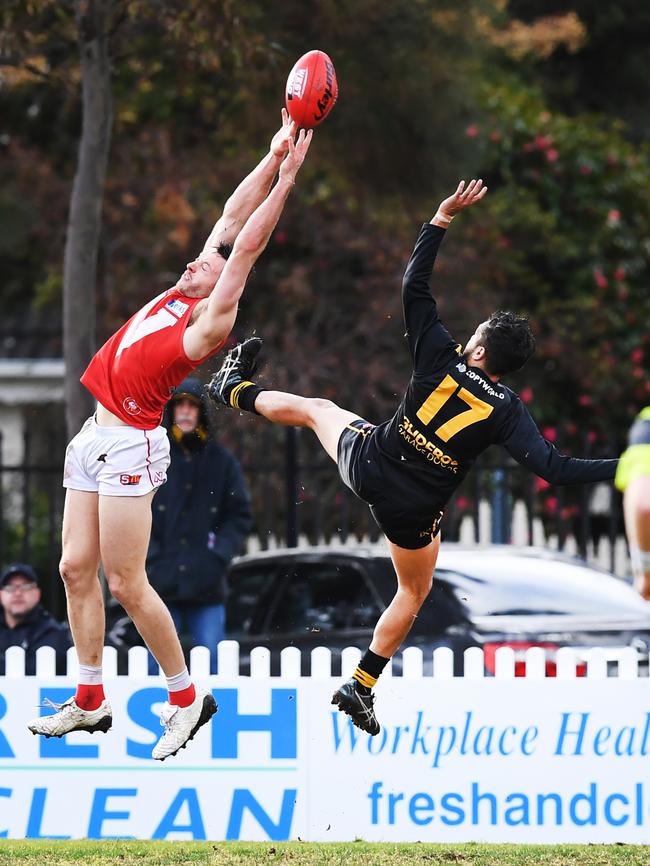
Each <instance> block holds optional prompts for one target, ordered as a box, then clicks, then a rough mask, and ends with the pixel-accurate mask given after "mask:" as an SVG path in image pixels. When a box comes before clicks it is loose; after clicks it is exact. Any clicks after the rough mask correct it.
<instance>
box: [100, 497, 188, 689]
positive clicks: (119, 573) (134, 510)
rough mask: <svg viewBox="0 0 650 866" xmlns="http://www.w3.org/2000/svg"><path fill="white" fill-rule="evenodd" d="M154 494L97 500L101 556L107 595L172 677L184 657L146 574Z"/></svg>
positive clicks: (183, 660)
mask: <svg viewBox="0 0 650 866" xmlns="http://www.w3.org/2000/svg"><path fill="white" fill-rule="evenodd" d="M153 495H154V494H153V492H152V493H148V494H145V495H144V496H100V497H99V519H100V526H101V534H100V547H101V558H102V564H103V566H104V573H105V574H106V580H107V583H108V588H109V590H110V591H111V594H112V595H113V597H114V598H115V599H116V600H117V601H118V602H119V603H120V604H121V605H122V607H123V608H124V610H125V611H126V612H127V613H128V615H129V616H130V617H131V619H132V620H133V623H134V625H135V627H136V628H137V630H138V632H139V633H140V635H141V636H142V638H143V640H144V642H145V643H146V644H147V646H148V647H149V649H150V650H151V654H152V655H153V656H154V658H155V659H156V661H157V662H158V664H159V665H160V667H161V668H162V670H163V672H164V674H165V676H167V677H171V676H174V675H176V674H178V673H179V671H182V670H183V668H184V667H185V658H184V656H183V650H182V647H181V644H180V641H179V639H178V635H177V634H176V628H175V626H174V623H173V620H172V618H171V614H170V613H169V611H168V610H167V607H166V606H165V604H164V602H163V601H162V599H161V598H160V596H159V595H158V593H157V592H156V590H155V589H154V588H153V587H152V586H151V584H150V583H149V581H148V580H147V575H146V572H145V561H146V558H147V549H148V547H149V537H150V534H151V500H152V499H153Z"/></svg>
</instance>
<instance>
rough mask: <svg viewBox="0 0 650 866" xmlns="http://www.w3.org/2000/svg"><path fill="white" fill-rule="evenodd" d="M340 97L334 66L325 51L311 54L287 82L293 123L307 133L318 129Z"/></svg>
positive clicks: (288, 107) (300, 62)
mask: <svg viewBox="0 0 650 866" xmlns="http://www.w3.org/2000/svg"><path fill="white" fill-rule="evenodd" d="M338 95H339V85H338V81H337V80H336V70H335V69H334V64H333V63H332V61H331V60H330V58H329V57H328V56H327V54H325V52H324V51H308V52H307V53H306V54H303V56H302V57H301V58H300V60H298V62H297V63H296V64H295V66H294V67H293V69H292V70H291V72H290V73H289V78H288V79H287V87H286V91H285V97H286V98H285V103H286V106H287V111H288V112H289V115H290V116H291V119H292V120H294V121H295V123H296V125H297V126H299V127H302V128H303V129H312V128H313V127H314V126H318V124H319V123H322V122H323V120H325V118H326V117H327V115H328V114H329V113H330V111H331V110H332V109H333V108H334V104H335V102H336V99H337V97H338Z"/></svg>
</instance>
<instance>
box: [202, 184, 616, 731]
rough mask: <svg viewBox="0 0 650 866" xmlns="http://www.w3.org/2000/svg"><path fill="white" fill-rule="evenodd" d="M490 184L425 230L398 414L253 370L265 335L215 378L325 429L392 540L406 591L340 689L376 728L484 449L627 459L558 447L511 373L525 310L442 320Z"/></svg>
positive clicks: (555, 465) (519, 360)
mask: <svg viewBox="0 0 650 866" xmlns="http://www.w3.org/2000/svg"><path fill="white" fill-rule="evenodd" d="M486 191H487V189H486V187H484V186H483V184H482V181H481V180H472V181H471V182H470V183H469V184H468V185H467V187H465V184H464V182H461V183H460V184H459V186H458V188H457V190H456V192H455V193H454V194H453V195H451V196H449V197H448V198H446V199H445V200H444V201H443V202H442V203H441V204H440V206H439V208H438V211H437V212H436V214H435V216H434V217H433V219H432V220H431V222H430V223H427V224H425V225H424V226H423V227H422V229H421V231H420V235H419V237H418V239H417V243H416V245H415V249H414V250H413V254H412V255H411V258H410V260H409V263H408V265H407V268H406V273H405V275H404V280H403V304H404V319H405V324H406V338H407V342H408V347H409V350H410V354H411V359H412V375H411V378H410V381H409V383H408V386H407V389H406V392H405V394H404V397H403V399H402V401H401V403H400V405H399V408H398V409H397V411H396V412H395V414H394V415H393V417H392V418H391V419H390V420H388V421H386V422H384V423H383V424H378V425H374V424H370V423H369V422H368V421H367V420H364V419H362V418H359V416H358V415H356V414H354V413H353V412H349V411H347V410H345V409H341V408H340V407H339V406H337V405H335V404H334V403H332V402H331V401H329V400H322V399H318V398H305V397H300V396H297V395H295V394H286V393H283V392H278V391H269V390H262V389H261V388H259V387H258V386H257V385H256V384H255V383H253V382H251V381H250V376H251V375H252V372H253V371H254V366H255V358H256V356H257V353H258V351H259V348H260V345H261V341H260V340H259V338H252V339H251V340H247V341H246V342H245V343H242V344H241V345H239V346H237V347H235V348H234V349H233V350H231V352H230V353H229V354H228V356H227V357H226V360H225V361H224V364H223V366H222V368H221V370H219V371H218V372H217V373H216V374H215V376H214V377H213V379H212V381H211V383H210V386H209V389H208V391H209V394H210V396H211V397H212V399H213V400H215V401H216V402H220V403H224V404H225V405H227V406H234V407H235V408H240V409H246V410H249V411H252V412H255V413H257V414H259V415H263V416H264V417H265V418H267V419H268V420H270V421H273V422H275V423H277V424H286V425H294V426H298V427H309V428H311V429H312V430H314V432H315V433H316V435H317V436H318V438H319V439H320V441H321V444H322V445H323V447H324V449H325V450H326V451H327V453H328V454H329V455H330V457H332V459H333V460H335V461H336V462H337V464H338V467H339V472H340V474H341V478H342V479H343V481H344V482H345V483H346V484H347V485H348V486H349V487H350V488H351V489H352V490H353V491H354V492H355V493H356V494H357V495H358V496H359V497H360V498H361V499H363V500H365V502H367V503H368V505H369V506H370V509H371V511H372V514H373V516H374V518H375V520H376V522H377V523H378V525H379V527H380V528H381V530H382V531H383V532H384V534H385V536H386V538H387V540H388V545H389V549H390V554H391V558H392V560H393V564H394V566H395V572H396V574H397V592H396V594H395V597H394V598H393V600H392V602H391V603H390V605H389V606H388V607H387V608H386V610H385V611H384V613H383V614H382V616H381V617H380V619H379V621H378V623H377V625H376V627H375V631H374V634H373V639H372V642H371V644H370V647H369V649H368V651H367V652H366V653H365V655H364V656H363V658H362V660H361V662H360V664H359V667H358V668H357V670H356V671H355V672H354V675H353V677H352V679H351V680H350V681H349V682H347V683H345V684H344V685H343V686H342V687H341V688H339V689H338V690H337V691H336V692H335V694H334V697H333V699H332V700H333V703H336V704H338V706H339V708H340V709H341V710H343V711H344V712H346V713H348V715H350V716H351V718H352V720H353V722H354V723H355V724H356V725H358V726H359V727H360V728H362V729H363V730H365V731H367V732H368V733H369V734H371V735H374V734H377V733H378V732H379V723H378V721H377V718H376V716H375V712H374V695H373V694H372V687H373V686H374V685H375V683H376V681H377V678H378V677H379V675H380V674H381V672H382V670H383V668H384V666H385V665H386V663H387V662H388V660H389V659H390V657H391V656H392V655H393V654H394V653H395V652H396V651H397V649H398V648H399V646H400V644H401V643H402V641H403V640H404V638H405V637H406V635H407V634H408V631H409V629H410V627H411V625H412V623H413V619H414V618H415V617H416V616H417V614H418V611H419V610H420V607H421V606H422V603H423V602H424V600H425V598H426V597H427V595H428V594H429V591H430V589H431V584H432V578H433V572H434V568H435V564H436V558H437V555H438V549H439V545H440V535H439V531H440V523H441V520H442V516H443V512H444V508H445V505H446V503H447V502H448V501H449V498H450V497H451V495H452V494H453V492H454V490H456V488H457V487H458V485H459V484H460V483H461V481H462V480H463V478H464V477H465V476H466V475H467V473H468V471H469V470H470V468H471V467H472V464H473V463H474V461H475V460H476V458H477V456H478V455H479V454H480V453H481V452H482V451H484V450H485V449H486V448H487V447H488V446H489V445H492V444H495V445H503V446H504V447H505V448H506V449H507V450H508V452H509V453H510V454H511V455H512V456H513V457H514V459H515V460H517V461H518V462H519V463H521V464H523V465H524V466H526V467H528V468H529V469H530V470H531V471H533V472H534V473H536V474H537V475H539V476H541V477H542V478H545V479H546V480H547V481H550V482H552V483H554V484H575V483H579V482H586V481H606V480H609V479H612V478H613V477H614V474H615V471H616V463H617V461H616V460H577V459H574V458H571V457H566V456H563V455H561V454H559V453H558V452H557V451H556V450H555V448H554V447H553V445H551V443H550V442H547V441H546V440H545V439H544V438H543V437H542V435H541V434H540V432H539V430H538V429H537V426H536V425H535V422H534V421H533V419H532V418H531V416H530V415H529V413H528V411H527V410H526V407H525V406H524V405H523V403H522V402H521V400H520V399H519V397H518V396H517V395H516V394H515V393H514V392H513V391H511V390H510V389H509V388H508V387H506V386H505V385H503V384H502V383H501V377H502V376H504V375H506V374H507V373H511V372H513V371H515V370H518V369H519V368H520V367H522V366H523V365H524V364H525V362H526V361H527V360H528V358H529V357H530V356H531V355H532V353H533V351H534V339H533V335H532V333H531V330H530V327H529V324H528V322H527V321H526V319H524V318H521V317H520V316H517V315H515V314H514V313H510V312H497V313H493V314H492V315H491V316H490V317H489V318H488V319H487V320H486V321H484V322H482V323H481V324H480V325H479V326H478V327H477V329H476V331H475V333H474V334H473V335H472V337H471V338H470V340H469V342H468V343H467V344H466V346H465V348H464V349H461V348H460V346H459V345H458V344H457V342H456V341H455V340H454V339H453V338H452V337H451V335H450V334H449V332H448V331H447V329H446V328H445V327H444V325H443V324H442V322H441V321H440V318H439V315H438V308H437V305H436V302H435V300H434V298H433V295H432V293H431V287H430V282H431V276H432V272H433V266H434V263H435V260H436V255H437V252H438V248H439V247H440V244H441V242H442V240H443V238H444V237H445V234H446V230H447V228H448V226H449V224H450V223H451V221H452V219H453V218H454V216H455V215H456V214H457V213H459V212H460V211H461V210H463V209H464V208H466V207H469V206H471V205H473V204H475V203H476V202H478V201H480V199H481V198H483V196H484V195H485V193H486Z"/></svg>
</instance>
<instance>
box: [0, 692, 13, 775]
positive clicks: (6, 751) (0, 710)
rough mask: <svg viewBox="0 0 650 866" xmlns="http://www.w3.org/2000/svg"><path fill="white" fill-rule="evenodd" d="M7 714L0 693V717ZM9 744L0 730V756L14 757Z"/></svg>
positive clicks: (5, 704) (5, 703)
mask: <svg viewBox="0 0 650 866" xmlns="http://www.w3.org/2000/svg"><path fill="white" fill-rule="evenodd" d="M6 714H7V702H6V701H5V699H4V698H3V696H2V695H0V719H1V718H3V716H5V715H6ZM15 757H16V756H15V755H14V753H13V751H12V749H11V746H10V745H9V740H8V739H7V738H6V737H5V735H4V734H3V733H2V731H0V758H15ZM3 790H4V789H3Z"/></svg>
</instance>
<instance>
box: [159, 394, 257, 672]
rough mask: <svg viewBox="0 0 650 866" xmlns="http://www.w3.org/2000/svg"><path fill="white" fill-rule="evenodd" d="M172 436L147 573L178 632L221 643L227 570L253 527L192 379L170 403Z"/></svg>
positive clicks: (213, 658)
mask: <svg viewBox="0 0 650 866" xmlns="http://www.w3.org/2000/svg"><path fill="white" fill-rule="evenodd" d="M165 421H166V426H167V429H168V431H169V438H170V440H171V466H170V468H169V469H168V471H167V483H166V484H164V485H163V486H162V487H161V488H160V489H159V490H158V492H157V494H156V496H155V498H154V501H153V527H152V532H151V543H150V545H149V553H148V557H147V575H148V577H149V580H150V582H151V584H152V585H153V586H154V587H155V589H156V590H157V591H158V593H159V594H160V595H161V597H162V599H163V600H164V602H165V603H166V605H167V606H168V608H169V610H170V612H171V615H172V617H173V619H174V622H175V623H176V628H177V629H178V631H179V632H180V633H183V632H184V631H186V632H188V633H189V634H190V635H191V637H192V643H193V645H194V646H207V647H209V648H210V669H211V671H212V673H215V672H216V662H217V654H216V646H217V643H218V642H219V641H220V640H222V639H223V637H224V634H225V606H224V604H225V600H226V592H227V587H226V572H227V570H228V566H229V565H230V561H231V560H232V558H233V557H234V556H236V555H237V554H238V553H241V551H242V550H243V547H244V542H245V540H246V536H247V535H248V532H249V531H250V527H251V509H250V500H249V496H248V492H247V490H246V485H245V482H244V478H243V475H242V471H241V468H240V466H239V463H238V462H237V460H235V458H234V457H233V456H232V455H231V454H230V452H228V451H227V450H226V449H225V448H224V447H222V446H221V445H219V444H217V442H215V441H214V440H213V438H212V436H211V431H210V428H209V422H208V415H207V410H206V405H205V403H204V401H203V387H202V385H201V383H200V382H199V381H198V380H197V379H192V378H190V379H186V380H185V381H184V382H182V383H181V384H180V385H179V387H178V388H177V389H176V391H175V392H174V396H173V397H172V399H171V400H170V402H169V403H168V405H167V409H166V419H165Z"/></svg>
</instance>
